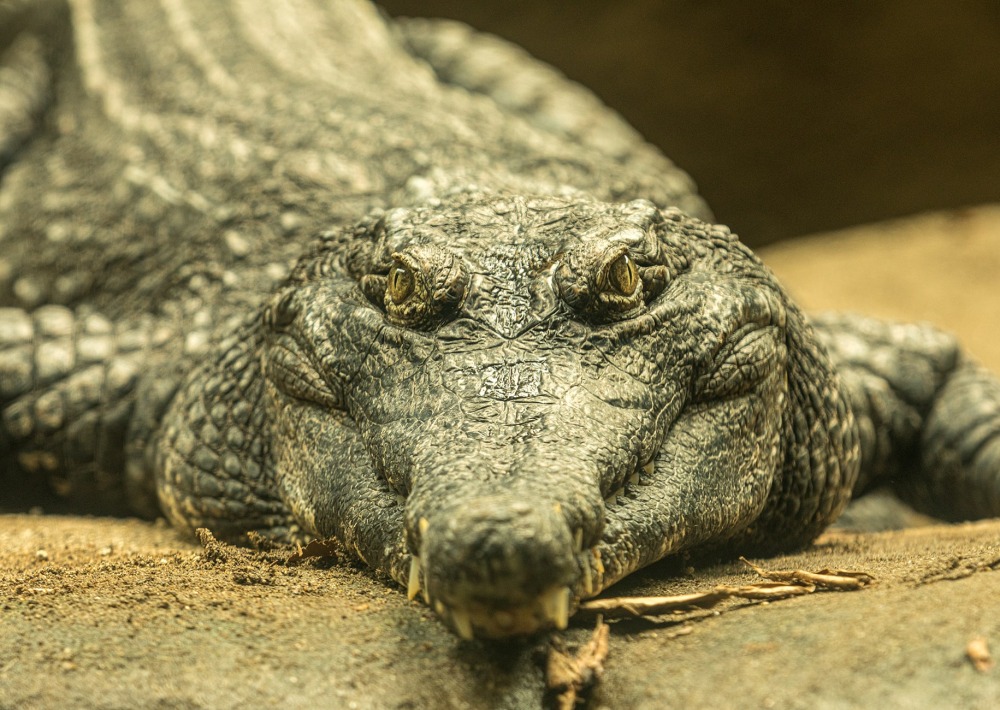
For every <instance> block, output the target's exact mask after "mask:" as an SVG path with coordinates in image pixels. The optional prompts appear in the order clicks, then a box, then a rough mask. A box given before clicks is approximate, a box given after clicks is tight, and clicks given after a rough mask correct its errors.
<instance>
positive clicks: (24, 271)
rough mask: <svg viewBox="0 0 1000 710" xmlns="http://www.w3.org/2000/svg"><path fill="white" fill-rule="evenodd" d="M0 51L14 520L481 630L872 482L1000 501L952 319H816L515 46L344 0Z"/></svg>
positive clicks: (955, 503) (19, 22)
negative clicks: (338, 557) (278, 576)
mask: <svg viewBox="0 0 1000 710" xmlns="http://www.w3.org/2000/svg"><path fill="white" fill-rule="evenodd" d="M0 28H2V29H0V170H2V171H3V173H2V183H0V249H2V251H0V467H2V468H0V470H2V474H3V478H2V480H3V485H4V490H5V493H4V497H5V498H7V500H8V501H9V502H8V503H7V507H8V509H11V508H14V507H16V506H18V505H26V504H30V503H31V502H42V501H45V502H46V504H47V505H48V504H49V502H50V501H51V496H52V495H56V496H58V497H60V498H61V499H63V500H65V501H67V502H68V504H69V505H71V506H73V507H75V508H76V509H78V510H90V511H100V512H113V513H127V512H139V513H141V514H145V515H155V514H157V511H158V510H162V512H163V513H165V514H166V515H167V517H169V518H170V520H171V521H172V522H173V523H174V524H176V525H178V526H181V527H185V528H190V529H193V528H196V527H207V528H210V529H212V530H213V531H214V532H215V533H216V534H218V535H220V536H225V537H227V538H231V539H239V538H240V537H242V536H243V535H245V533H247V532H248V531H257V532H260V533H262V534H264V535H269V536H273V537H275V538H281V539H300V538H305V537H312V536H320V537H326V536H332V535H335V536H337V537H338V538H339V539H340V540H341V541H342V542H343V543H344V545H345V546H346V547H347V549H349V550H351V551H353V552H354V553H356V554H357V555H358V556H359V557H360V558H361V559H362V560H364V561H365V562H366V563H367V564H368V565H370V566H371V567H373V568H375V569H377V570H380V571H383V572H385V573H386V574H388V575H390V576H391V577H393V578H394V579H395V580H396V581H397V582H399V583H400V584H402V585H405V586H407V587H408V589H409V593H410V595H411V596H415V595H417V594H419V593H420V592H421V591H422V592H423V594H424V598H425V599H426V600H427V601H428V603H431V604H432V605H433V606H434V608H435V609H436V611H437V612H438V614H439V615H440V616H441V617H442V618H443V619H444V620H445V621H446V622H447V623H449V624H450V625H451V626H452V627H453V628H454V629H455V630H456V631H457V632H458V633H459V634H461V635H462V636H464V637H471V636H491V637H503V636H510V635H517V634H524V633H530V632H533V631H535V630H539V629H545V628H550V627H553V626H555V627H562V626H565V625H566V623H567V618H568V616H569V614H570V613H571V612H572V610H573V608H574V607H575V605H576V604H577V603H578V602H579V600H580V599H583V598H587V597H589V596H592V595H595V594H597V593H598V592H600V591H601V590H602V589H605V588H606V587H608V586H609V585H611V584H613V583H614V582H615V581H617V580H619V579H621V578H622V577H624V576H625V575H627V574H629V573H631V572H632V571H634V570H636V569H638V568H640V567H642V566H644V565H647V564H649V563H651V562H653V561H655V560H658V559H661V558H662V557H664V556H667V555H672V554H676V553H679V552H682V551H688V550H699V549H700V550H705V549H724V550H727V551H732V552H734V553H735V552H751V551H753V552H767V551H777V550H783V549H790V548H794V547H799V546H802V545H805V544H807V543H808V542H809V541H810V540H812V539H813V538H814V537H815V536H816V535H817V534H818V533H819V532H820V531H821V530H823V528H824V527H826V526H827V525H828V524H830V523H831V522H832V521H833V520H834V519H836V517H837V515H838V514H839V513H840V511H841V510H842V509H843V507H844V505H845V504H846V503H847V501H848V499H849V498H850V497H851V495H858V494H860V493H863V492H864V491H866V490H868V489H869V488H871V487H872V486H873V485H876V484H882V483H887V482H888V483H891V484H892V485H893V486H894V487H895V488H896V490H898V491H899V492H900V494H901V495H903V496H904V497H905V498H906V499H908V500H909V501H911V502H913V503H914V504H915V505H917V506H918V507H920V508H921V509H923V510H926V511H928V512H931V513H933V514H936V515H939V516H942V517H945V518H949V519H967V518H974V517H984V516H990V515H997V514H1000V381H998V380H997V378H995V377H994V376H993V375H991V374H990V373H988V372H985V371H984V370H982V369H981V368H979V367H978V366H977V365H976V364H975V363H973V362H971V361H970V360H968V359H967V358H966V357H965V356H963V355H962V353H961V352H960V350H959V348H958V346H957V345H956V343H955V342H954V341H953V339H952V338H951V337H950V336H948V335H945V334H943V333H941V332H938V331H936V330H933V329H932V328H930V327H927V326H910V325H899V324H890V323H883V322H879V321H874V320H870V319H863V318H857V317H847V316H844V317H829V318H826V319H824V320H820V321H812V322H810V321H807V320H806V319H805V317H804V316H803V315H802V314H801V313H800V312H799V311H798V309H796V308H795V306H794V305H793V304H791V303H790V302H789V300H788V298H787V296H786V295H785V294H784V292H783V291H782V289H781V287H780V285H779V284H778V283H777V282H776V281H775V279H774V278H773V276H772V275H771V274H770V272H768V270H767V269H766V268H765V267H764V266H763V265H761V263H760V262H759V261H758V260H757V259H756V257H754V256H753V254H751V253H750V252H749V250H747V249H746V248H745V247H744V246H743V245H741V244H740V243H739V241H738V240H737V239H736V238H735V237H734V236H733V235H731V234H730V233H729V231H728V230H727V229H726V228H725V227H721V226H715V225H712V224H710V223H709V222H707V221H702V220H709V219H710V214H709V212H708V211H707V209H706V208H705V206H704V204H703V203H702V201H701V200H700V199H699V198H698V197H697V196H696V195H695V194H694V192H693V188H692V186H691V183H690V181H689V180H688V179H687V177H686V176H685V175H684V174H683V173H681V172H679V171H678V170H677V169H676V168H674V166H673V165H672V164H671V163H669V162H668V161H667V160H666V159H665V158H663V157H662V156H661V155H660V154H659V153H658V152H656V150H655V149H653V148H652V147H650V146H648V145H646V144H645V143H644V142H643V141H642V140H641V139H640V138H639V137H638V136H637V135H636V134H635V133H634V132H633V131H632V130H631V129H630V128H628V127H627V126H626V125H625V124H624V123H622V122H621V121H620V119H618V118H617V117H616V116H615V115H614V114H612V113H611V112H609V111H608V110H607V109H605V108H604V107H603V106H601V105H600V104H599V102H597V100H596V99H594V98H593V97H592V96H591V95H590V94H588V93H587V92H586V91H584V90H583V89H581V88H579V87H576V86H574V85H572V84H569V83H568V82H566V81H565V80H563V79H561V78H559V77H558V75H556V74H555V73H554V72H553V71H552V70H550V69H548V68H546V67H544V66H541V65H539V64H536V63H535V62H534V61H532V60H531V59H530V58H528V57H527V56H526V55H524V54H523V53H521V52H520V51H519V50H517V49H516V48H513V47H511V46H509V45H507V44H505V43H503V42H500V41H499V40H496V39H494V38H489V37H483V36H479V35H476V34H474V33H473V32H472V31H470V30H468V29H465V28H462V27H460V26H457V25H454V24H451V23H443V22H442V23H436V22H427V21H424V22H417V21H411V22H408V23H406V24H398V23H389V22H387V21H386V20H385V19H384V18H382V17H380V16H379V15H378V13H377V12H376V11H375V10H374V9H373V8H372V7H370V6H368V5H365V4H362V3H359V2H348V1H346V0H344V1H342V2H338V3H325V4H323V5H322V6H320V5H319V4H313V3H310V2H305V1H304V0H296V1H295V2H287V3H268V2H264V1H263V0H232V1H231V2H221V1H220V2H214V3H193V2H189V1H188V0H160V2H159V3H152V2H147V3H140V2H103V1H102V0H61V1H56V0H51V1H50V2H41V3H39V2H21V1H19V0H14V1H13V2H4V3H0ZM290 265H294V266H293V267H292V268H290V269H289V266H290ZM46 496H50V497H49V498H46Z"/></svg>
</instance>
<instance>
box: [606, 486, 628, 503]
mask: <svg viewBox="0 0 1000 710" xmlns="http://www.w3.org/2000/svg"><path fill="white" fill-rule="evenodd" d="M624 493H625V486H622V487H621V488H617V489H615V491H614V492H612V494H611V495H609V496H608V497H607V498H605V499H604V504H605V505H617V504H618V497H619V496H621V495H623V494H624Z"/></svg>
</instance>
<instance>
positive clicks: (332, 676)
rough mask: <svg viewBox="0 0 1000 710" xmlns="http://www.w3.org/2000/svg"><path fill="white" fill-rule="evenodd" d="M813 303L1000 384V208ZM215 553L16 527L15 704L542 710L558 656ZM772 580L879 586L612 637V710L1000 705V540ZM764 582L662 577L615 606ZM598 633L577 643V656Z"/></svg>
mask: <svg viewBox="0 0 1000 710" xmlns="http://www.w3.org/2000/svg"><path fill="white" fill-rule="evenodd" d="M769 257H770V258H769V261H770V262H771V263H772V264H773V265H774V266H775V268H776V270H777V271H778V273H779V274H780V275H781V276H782V278H783V279H784V280H785V281H786V283H788V284H789V286H790V287H791V288H792V289H793V291H795V292H797V293H798V294H799V296H800V298H801V299H802V300H803V301H804V302H805V303H806V304H808V305H810V306H811V307H814V308H816V307H824V306H831V307H832V306H846V307H857V308H862V307H863V308H864V309H865V310H867V311H869V312H879V313H882V314H883V315H890V316H898V317H912V318H927V319H932V318H933V319H936V320H938V321H940V322H942V323H943V324H944V325H946V326H948V327H950V328H952V329H953V330H956V331H958V332H959V333H961V334H962V335H963V337H965V338H966V339H967V340H969V341H970V342H971V343H973V344H972V350H973V352H975V353H976V354H977V355H978V356H979V357H981V358H983V359H984V360H986V361H987V362H989V363H990V364H992V366H994V367H998V366H1000V336H998V334H997V333H996V331H995V329H994V328H993V327H992V326H994V325H995V324H996V323H997V315H998V311H997V308H998V307H1000V298H998V296H997V295H995V286H994V285H993V279H994V278H995V274H997V273H1000V263H998V259H1000V209H996V208H983V209H980V210H973V211H969V212H963V213H961V214H957V215H956V214H952V215H944V216H941V215H938V216H929V217H926V218H919V219H915V220H910V221H905V222H901V223H894V224H890V225H882V226H876V227H872V228H867V229H866V230H863V231H856V232H849V233H844V234H838V235H827V236H825V237H824V238H822V239H816V240H807V241H803V242H800V243H796V244H793V245H789V246H788V247H784V248H782V249H781V251H774V252H771V253H770V254H769ZM998 369H1000V368H998ZM287 555H288V552H287V551H263V552H255V551H249V550H237V549H235V548H229V547H224V546H210V547H209V548H207V549H206V548H203V547H202V546H201V545H199V544H198V543H197V542H195V541H193V540H188V539H185V538H182V537H180V536H179V535H178V534H177V533H176V532H175V531H173V530H171V529H169V528H168V527H166V526H164V525H162V524H152V523H143V522H139V521H132V520H109V519H100V518H85V517H77V518H68V517H54V516H40V515H8V516H0V708H19V709H20V708H56V707H78V708H132V707H151V708H230V707H289V708H298V707H344V708H423V707H435V708H439V707H455V708H481V707H497V708H538V707H543V703H550V702H551V698H546V695H545V679H544V668H545V661H546V654H547V649H548V644H549V640H548V639H547V638H545V637H539V638H533V639H529V640H527V641H524V642H521V643H515V644H483V643H478V642H463V641H460V640H459V639H458V638H457V637H455V636H454V635H453V634H452V633H450V632H448V631H447V630H446V629H444V628H443V627H442V626H441V625H440V624H439V623H438V622H437V621H436V620H435V618H434V616H433V615H432V614H431V613H429V611H428V610H427V609H426V608H425V607H424V606H423V605H421V604H420V603H418V602H408V601H407V600H406V596H405V595H404V594H403V593H402V591H401V590H399V589H398V588H397V587H395V586H394V585H392V584H390V583H387V582H385V581H383V580H379V579H376V578H375V577H373V576H372V575H371V574H370V573H369V572H368V571H367V570H365V569H362V568H359V567H357V566H355V565H353V564H351V563H350V562H347V561H344V560H340V559H337V558H324V559H319V560H305V561H302V562H300V563H297V564H294V565H291V566H289V565H287V564H285V559H286V558H287ZM757 562H758V564H760V565H761V566H764V567H767V568H770V569H793V568H801V569H806V570H812V571H817V570H820V569H823V568H842V569H853V570H862V571H864V572H868V573H870V574H872V575H873V576H875V577H876V579H877V583H876V584H875V585H874V586H872V587H869V588H866V589H863V590H861V591H856V592H817V593H815V594H810V595H807V596H803V597H797V598H793V599H786V600H782V601H773V602H769V603H760V602H747V601H728V602H724V603H723V604H722V605H720V606H719V607H717V608H716V609H715V610H709V611H699V612H690V613H686V614H679V615H672V616H664V617H658V618H654V619H648V620H632V621H617V622H612V623H611V637H610V643H609V652H608V657H607V661H606V664H605V672H604V676H603V680H602V681H601V683H600V685H599V686H598V687H597V688H596V690H595V691H594V692H593V693H592V696H591V698H590V703H591V706H592V707H607V708H671V707H684V708H690V707H718V708H728V707H784V708H800V707H801V708H806V707H809V708H843V707H894V708H896V707H907V708H908V707H914V708H923V707H926V708H937V707H963V708H988V707H996V704H997V702H998V700H1000V669H998V668H996V667H993V668H992V669H987V670H977V668H976V667H975V665H974V663H973V661H972V659H970V657H969V656H968V653H969V651H968V649H969V647H970V643H971V644H972V649H973V655H974V656H977V657H978V658H979V663H980V666H981V667H983V668H985V667H986V666H989V658H987V659H986V660H985V661H984V660H983V658H982V656H983V650H984V644H985V649H986V651H987V652H989V651H990V649H992V654H1000V521H986V522H981V523H977V524H969V525H958V526H939V525H934V526H928V527H921V528H915V529H910V530H907V531H903V532H885V533H875V534H872V533H869V534H858V533H850V532H843V531H836V532H832V533H828V534H827V535H826V536H825V537H824V538H822V539H821V540H820V541H819V543H818V544H817V545H815V546H814V547H812V548H811V549H809V550H808V551H806V552H804V553H802V554H799V555H794V556H788V557H781V558H775V559H771V560H757ZM757 581H760V580H759V577H758V576H757V575H756V573H754V572H753V571H752V570H750V569H749V568H748V567H746V566H745V565H743V564H742V563H739V562H733V563H723V564H718V565H714V566H701V565H699V566H696V567H694V568H687V569H685V568H683V567H681V566H679V565H678V564H676V563H667V564H661V565H658V566H655V567H653V568H651V569H649V570H646V571H644V572H642V573H640V574H638V575H635V576H633V577H632V578H629V579H627V580H626V581H625V582H623V583H622V584H620V585H618V587H616V588H614V589H613V590H612V592H614V593H615V594H630V595H635V594H649V595H653V594H655V595H670V594H681V593H687V592H695V591H706V590H709V589H711V588H712V587H714V586H715V585H718V584H730V585H743V584H749V583H753V582H757ZM591 624H592V622H587V623H586V624H582V623H573V624H571V628H570V629H569V630H568V631H567V632H566V633H564V634H562V636H563V638H564V641H565V643H566V644H567V645H568V646H569V647H571V648H572V647H573V646H575V645H581V644H583V643H584V642H586V640H587V639H588V638H589V636H590V631H591Z"/></svg>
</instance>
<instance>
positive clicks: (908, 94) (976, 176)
mask: <svg viewBox="0 0 1000 710" xmlns="http://www.w3.org/2000/svg"><path fill="white" fill-rule="evenodd" d="M382 5H383V6H384V7H385V8H386V9H387V11H389V12H390V13H391V14H404V15H415V14H420V15H427V16H448V17H455V18H458V19H462V20H464V21H466V22H469V23H470V24H472V25H473V26H475V27H477V28H479V29H484V30H488V31H491V32H494V33H496V34H499V35H501V36H504V37H507V38H508V39H511V40H513V41H515V42H516V43H518V44H521V45H522V46H524V47H526V48H527V49H528V50H529V51H531V52H532V53H533V54H534V55H535V56H537V57H539V58H542V59H544V60H546V61H548V62H550V63H552V64H554V65H556V66H558V67H559V68H561V69H562V70H563V71H564V72H565V73H566V74H568V75H569V76H570V77H572V78H573V79H576V80H578V81H580V82H582V83H584V84H586V85H587V86H589V87H590V88H591V89H593V90H594V91H596V92H597V93H598V95H600V96H601V97H602V98H603V99H604V100H605V101H607V102H608V103H609V104H611V105H612V106H614V107H615V108H617V109H618V110H619V111H621V112H622V113H623V114H624V115H625V116H626V117H627V118H628V119H629V120H630V121H631V122H632V123H633V124H634V125H635V126H636V127H638V128H639V129H640V130H641V131H642V132H643V133H644V134H645V135H646V136H648V137H649V138H650V139H651V140H652V141H653V142H655V143H657V144H658V145H660V146H661V147H662V148H663V149H664V151H665V152H666V153H667V154H668V155H669V156H670V157H671V158H672V159H673V160H675V161H676V162H677V163H678V164H680V165H681V166H682V167H684V168H685V169H686V170H688V171H689V172H690V173H691V174H692V175H693V176H694V178H695V180H696V181H697V182H698V184H699V186H700V188H701V191H702V193H703V194H704V195H705V196H706V197H707V198H708V200H709V202H710V204H712V206H713V207H714V209H715V211H716V214H717V215H718V217H719V219H720V220H721V221H723V222H726V223H728V224H730V225H732V226H733V227H734V228H735V229H736V230H737V231H738V232H740V234H741V235H742V236H743V237H744V239H746V240H747V241H750V242H751V243H755V244H760V243H763V242H767V241H772V240H775V239H782V238H785V237H789V236H795V235H798V234H803V233H807V232H815V231H820V230H826V229H831V228H836V227H841V226H845V225H851V224H858V223H863V222H870V221H873V220H878V219H883V218H887V217H893V216H898V215H904V214H910V213H913V212H918V211H922V210H929V209H940V208H947V207H956V206H962V205H969V204H976V203H983V202H992V201H997V200H998V197H1000V128H998V126H1000V3H997V2H995V0H968V1H967V2H963V3H942V2H939V0H880V1H875V2H861V1H856V2H842V3H830V4H826V3H816V2H807V3H798V2H779V1H777V0H769V1H758V2H753V3H747V2H739V1H737V0H720V1H717V2H706V1H705V0H671V1H669V2H657V1H656V0H623V1H619V2H600V1H597V0H549V1H548V2H546V1H544V0H508V1H507V2H499V0H477V1H475V2H470V1H469V0H382Z"/></svg>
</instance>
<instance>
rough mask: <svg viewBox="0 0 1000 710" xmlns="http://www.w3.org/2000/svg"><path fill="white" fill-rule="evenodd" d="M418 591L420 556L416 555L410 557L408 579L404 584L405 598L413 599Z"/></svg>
mask: <svg viewBox="0 0 1000 710" xmlns="http://www.w3.org/2000/svg"><path fill="white" fill-rule="evenodd" d="M419 593H420V558H419V557H417V556H416V555H412V556H411V557H410V580H409V583H408V584H407V585H406V598H407V599H409V600H410V601H413V600H414V599H416V598H417V594H419Z"/></svg>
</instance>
